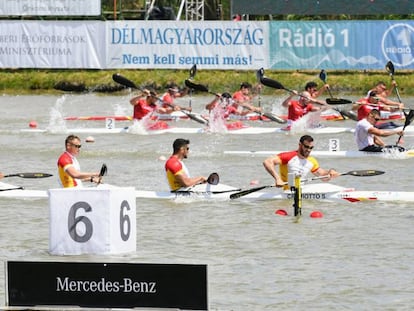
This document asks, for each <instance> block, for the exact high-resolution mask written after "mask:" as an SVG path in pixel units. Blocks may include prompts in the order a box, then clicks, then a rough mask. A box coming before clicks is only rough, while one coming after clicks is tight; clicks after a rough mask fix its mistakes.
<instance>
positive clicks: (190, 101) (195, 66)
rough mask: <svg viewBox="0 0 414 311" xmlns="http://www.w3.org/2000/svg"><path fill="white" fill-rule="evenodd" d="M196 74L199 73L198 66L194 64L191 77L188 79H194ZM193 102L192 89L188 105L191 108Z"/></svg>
mask: <svg viewBox="0 0 414 311" xmlns="http://www.w3.org/2000/svg"><path fill="white" fill-rule="evenodd" d="M196 73H197V65H196V64H194V65H193V66H192V67H191V68H190V76H189V77H188V79H190V80H192V79H194V77H195V75H196ZM192 100H193V89H190V100H189V104H188V106H189V107H191V104H192Z"/></svg>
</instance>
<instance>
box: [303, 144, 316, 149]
mask: <svg viewBox="0 0 414 311" xmlns="http://www.w3.org/2000/svg"><path fill="white" fill-rule="evenodd" d="M302 146H303V147H304V148H305V149H309V150H312V149H313V147H315V146H308V145H305V144H302Z"/></svg>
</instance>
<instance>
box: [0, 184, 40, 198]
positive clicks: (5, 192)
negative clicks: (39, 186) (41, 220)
mask: <svg viewBox="0 0 414 311" xmlns="http://www.w3.org/2000/svg"><path fill="white" fill-rule="evenodd" d="M0 197H9V198H20V199H30V198H47V197H48V194H47V191H44V190H27V189H24V188H23V187H19V186H15V185H12V184H8V183H4V182H0Z"/></svg>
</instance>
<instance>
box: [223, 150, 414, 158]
mask: <svg viewBox="0 0 414 311" xmlns="http://www.w3.org/2000/svg"><path fill="white" fill-rule="evenodd" d="M281 152H283V151H277V150H251V151H249V150H227V151H224V154H230V155H240V156H264V157H268V156H271V155H275V154H279V153H281ZM312 156H315V157H320V158H363V157H380V158H386V159H398V160H399V159H410V158H412V157H414V149H410V150H405V151H399V150H398V149H388V150H385V151H383V152H366V151H358V150H346V151H345V150H344V151H327V150H312Z"/></svg>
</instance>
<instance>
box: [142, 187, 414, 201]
mask: <svg viewBox="0 0 414 311" xmlns="http://www.w3.org/2000/svg"><path fill="white" fill-rule="evenodd" d="M239 191H240V189H237V188H234V187H231V186H227V185H223V184H218V185H216V186H214V185H197V186H195V187H193V188H191V189H188V188H186V189H181V190H180V191H177V192H169V191H142V190H137V191H135V194H136V197H137V198H138V199H139V198H144V199H164V200H165V199H167V200H187V199H189V200H206V199H209V200H211V199H213V200H230V195H231V194H234V193H237V192H239ZM302 199H304V200H317V201H328V202H329V201H346V202H362V201H408V202H412V201H414V192H403V191H356V190H354V189H353V188H345V187H341V186H337V185H333V184H330V183H315V184H307V185H304V186H303V187H302ZM235 200H238V201H245V200H248V201H252V200H253V201H260V200H293V194H292V192H291V191H283V190H281V189H277V188H272V189H271V190H270V189H269V190H267V191H262V190H260V191H256V192H252V193H250V194H248V195H245V196H242V197H240V198H237V199H235Z"/></svg>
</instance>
